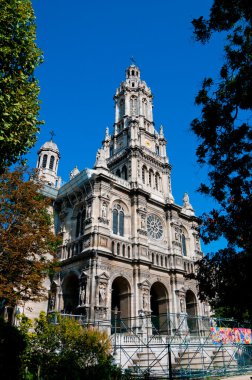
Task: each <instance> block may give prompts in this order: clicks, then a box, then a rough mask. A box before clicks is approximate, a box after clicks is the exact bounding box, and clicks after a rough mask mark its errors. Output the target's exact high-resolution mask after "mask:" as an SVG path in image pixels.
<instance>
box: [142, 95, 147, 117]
mask: <svg viewBox="0 0 252 380" xmlns="http://www.w3.org/2000/svg"><path fill="white" fill-rule="evenodd" d="M142 113H143V115H144V116H145V117H147V100H146V99H143V100H142Z"/></svg>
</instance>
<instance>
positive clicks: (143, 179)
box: [142, 165, 147, 183]
mask: <svg viewBox="0 0 252 380" xmlns="http://www.w3.org/2000/svg"><path fill="white" fill-rule="evenodd" d="M146 175H147V168H146V166H145V165H143V167H142V181H143V183H146Z"/></svg>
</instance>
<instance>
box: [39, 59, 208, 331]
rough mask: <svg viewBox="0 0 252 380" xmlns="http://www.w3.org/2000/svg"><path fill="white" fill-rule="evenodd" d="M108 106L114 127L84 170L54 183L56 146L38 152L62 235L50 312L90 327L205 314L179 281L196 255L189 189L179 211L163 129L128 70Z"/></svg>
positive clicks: (141, 84) (190, 284) (133, 70)
mask: <svg viewBox="0 0 252 380" xmlns="http://www.w3.org/2000/svg"><path fill="white" fill-rule="evenodd" d="M114 102H115V121H114V126H113V131H112V133H111V134H110V131H109V129H108V128H106V131H105V136H104V140H103V142H102V147H101V148H100V149H99V150H98V152H97V154H96V161H95V165H94V167H93V168H92V169H85V170H83V171H81V172H79V170H78V169H77V167H76V168H74V169H73V171H72V172H71V174H70V180H69V182H67V183H65V184H64V185H62V186H61V184H60V178H59V177H58V174H57V172H58V165H59V160H60V153H59V149H58V147H57V145H56V144H55V142H53V141H52V140H51V141H48V142H46V143H45V144H44V145H43V146H42V147H41V148H40V150H39V152H38V161H37V169H38V172H39V175H40V177H41V178H43V181H44V182H45V187H44V193H45V194H46V195H47V196H48V197H50V198H51V199H52V202H53V208H54V215H55V232H56V233H57V234H59V235H60V236H61V237H62V245H61V246H60V248H59V252H58V259H59V260H60V262H61V270H60V272H59V273H57V274H56V275H55V278H54V279H53V281H52V283H51V285H50V291H49V301H48V311H49V312H52V311H58V312H60V313H64V314H72V315H78V316H79V315H80V316H83V318H86V320H88V321H111V319H113V317H114V316H115V315H117V316H119V318H120V319H123V320H125V321H127V320H128V321H132V320H133V319H134V318H137V317H139V316H141V317H142V316H153V317H155V318H157V320H158V319H159V320H161V319H162V316H163V315H168V314H169V315H188V316H192V317H193V316H197V315H200V316H204V315H207V314H208V313H209V309H208V306H207V305H206V304H203V303H201V302H200V301H199V299H198V298H197V284H196V282H195V281H194V280H191V279H188V277H187V275H188V274H189V273H192V272H194V271H195V261H197V260H198V259H200V258H201V257H202V251H201V248H200V241H199V236H198V231H197V227H198V218H197V217H196V216H195V213H194V210H193V207H192V205H191V204H190V201H189V197H188V194H187V193H185V195H184V197H183V200H182V202H183V203H182V205H181V206H180V205H178V204H176V203H175V202H174V198H173V195H172V188H171V165H170V163H169V159H168V156H167V152H166V138H165V136H164V130H163V127H162V125H161V126H160V128H158V130H156V128H155V124H154V120H153V95H152V92H151V90H150V88H149V87H148V85H147V84H146V82H145V81H144V80H142V79H141V72H140V69H139V67H137V65H136V64H131V65H130V66H129V67H128V68H127V69H126V76H125V79H124V80H123V81H122V82H121V84H120V85H119V87H118V88H117V89H116V92H115V95H114ZM129 323H133V322H128V324H129ZM175 323H176V322H175ZM189 327H190V326H189Z"/></svg>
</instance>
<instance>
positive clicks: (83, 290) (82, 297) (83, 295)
mask: <svg viewBox="0 0 252 380" xmlns="http://www.w3.org/2000/svg"><path fill="white" fill-rule="evenodd" d="M85 302H86V286H85V285H83V286H82V287H81V289H80V305H84V304H85Z"/></svg>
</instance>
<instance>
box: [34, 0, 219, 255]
mask: <svg viewBox="0 0 252 380" xmlns="http://www.w3.org/2000/svg"><path fill="white" fill-rule="evenodd" d="M211 4H212V1H210V0H204V1H202V0H191V1H188V0H180V1H177V2H175V1H171V0H155V1H154V0H135V1H134V2H133V1H131V2H127V1H121V2H119V1H114V0H107V1H102V0H93V1H83V0H75V1H72V2H69V1H66V0H53V1H52V0H43V1H41V0H33V6H34V9H35V14H36V17H37V40H38V45H39V47H40V48H41V49H42V50H43V52H44V63H43V64H42V65H41V66H40V67H39V68H38V69H37V73H36V75H37V77H38V79H39V82H40V87H41V94H40V99H41V102H42V104H41V112H40V116H41V119H43V120H45V125H44V126H42V128H41V133H40V135H39V137H38V142H37V144H36V146H35V148H33V149H32V151H31V153H30V154H29V155H28V161H29V165H30V166H31V167H33V166H35V164H36V159H37V151H38V149H39V147H40V146H41V145H42V144H43V143H44V142H45V141H47V140H49V139H50V135H49V131H50V130H53V131H54V133H55V134H56V136H55V137H54V141H55V142H56V143H57V145H58V147H59V149H60V153H61V160H60V165H59V172H58V174H59V175H60V176H61V177H62V179H63V181H67V180H68V179H69V173H70V171H71V170H72V169H73V168H74V166H75V165H77V166H78V168H79V169H80V170H82V169H84V168H86V167H93V165H94V162H95V156H96V151H97V149H98V148H99V147H100V146H101V141H102V140H103V137H104V134H105V128H106V126H109V128H110V132H112V129H113V123H114V102H113V95H114V94H115V90H116V88H117V87H118V86H119V84H120V82H121V81H122V80H124V78H125V69H126V67H127V66H128V65H129V64H130V57H132V56H133V57H134V58H135V60H136V62H137V65H138V66H139V67H140V69H141V77H142V79H144V80H145V81H146V82H147V84H148V85H149V86H150V88H151V90H152V92H153V94H154V110H153V113H154V121H155V125H156V128H157V129H159V126H160V124H163V126H164V132H165V136H166V138H167V141H168V145H167V153H168V156H169V160H170V163H171V164H172V167H173V170H172V189H173V195H174V197H175V202H176V203H178V204H181V203H182V197H183V194H184V192H188V193H189V196H190V202H191V203H192V205H193V207H194V209H195V211H196V213H197V215H200V214H201V213H202V212H204V211H207V210H209V209H210V208H211V207H212V206H213V204H212V203H211V201H210V199H209V198H206V197H203V196H202V195H200V194H198V193H197V192H196V189H197V187H198V186H199V184H200V182H201V181H204V180H205V179H206V170H205V169H202V168H200V166H199V164H197V162H196V157H195V149H196V146H197V139H196V137H195V136H194V134H193V133H192V132H191V131H190V123H191V121H192V120H193V119H194V118H195V117H198V116H200V108H199V107H196V106H195V104H194V98H195V95H196V94H197V92H198V90H199V89H200V87H201V83H202V80H203V78H204V77H207V76H212V77H214V78H217V77H218V68H219V67H220V65H221V63H222V61H223V41H222V38H221V36H214V38H213V39H212V41H211V43H210V44H207V45H205V46H202V45H201V44H200V43H197V42H195V41H194V39H193V29H192V25H191V20H192V19H193V18H197V17H199V16H201V15H204V16H206V17H207V16H208V13H209V9H210V7H211ZM218 246H219V243H215V244H212V246H211V248H212V249H215V248H216V247H218ZM209 249H210V248H208V247H204V250H205V251H209Z"/></svg>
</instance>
